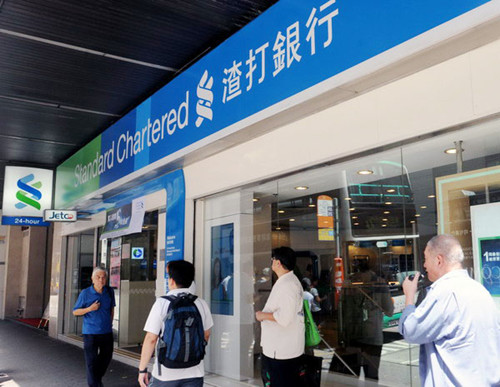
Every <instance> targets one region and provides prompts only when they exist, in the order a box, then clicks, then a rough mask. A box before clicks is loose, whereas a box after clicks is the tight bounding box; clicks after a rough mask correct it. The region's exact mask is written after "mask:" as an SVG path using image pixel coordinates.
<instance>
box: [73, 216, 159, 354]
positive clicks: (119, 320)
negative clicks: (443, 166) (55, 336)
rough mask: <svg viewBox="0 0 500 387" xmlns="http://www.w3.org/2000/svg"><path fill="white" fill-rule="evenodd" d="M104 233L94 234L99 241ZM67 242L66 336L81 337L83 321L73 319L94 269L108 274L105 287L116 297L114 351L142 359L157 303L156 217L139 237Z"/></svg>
mask: <svg viewBox="0 0 500 387" xmlns="http://www.w3.org/2000/svg"><path fill="white" fill-rule="evenodd" d="M100 232H102V229H99V230H98V235H100ZM67 241H68V266H67V267H68V269H67V271H68V273H67V278H68V279H67V284H68V286H67V289H68V290H69V291H68V293H67V294H68V296H67V301H66V308H65V321H66V322H67V324H65V327H66V328H65V330H64V333H65V334H72V335H77V336H79V335H81V328H82V320H83V319H82V318H77V317H74V316H73V315H72V313H71V311H72V309H73V305H74V303H75V302H76V299H77V297H78V295H79V294H80V292H81V290H82V289H84V288H85V287H88V286H90V285H91V284H92V281H91V278H90V277H91V274H92V270H93V268H94V267H95V263H94V261H93V259H94V248H95V247H96V246H97V254H96V260H97V264H100V265H103V266H104V267H106V269H107V271H108V275H109V277H108V285H109V286H111V287H112V288H113V289H114V291H115V299H116V307H115V314H114V321H113V334H114V337H115V346H116V347H118V348H121V349H124V350H127V351H129V352H131V353H135V354H140V351H141V344H142V341H143V339H144V331H143V328H144V324H145V322H146V318H147V316H148V313H149V310H150V309H151V306H152V305H153V303H154V301H155V299H156V297H155V292H156V267H157V259H158V251H157V241H158V211H152V212H147V213H146V214H145V216H144V224H143V228H142V232H141V233H137V234H130V235H125V236H122V237H119V238H112V239H107V240H106V239H104V240H99V238H97V241H98V242H96V239H95V238H94V230H91V231H88V232H85V233H81V234H77V235H71V236H69V237H68V238H67Z"/></svg>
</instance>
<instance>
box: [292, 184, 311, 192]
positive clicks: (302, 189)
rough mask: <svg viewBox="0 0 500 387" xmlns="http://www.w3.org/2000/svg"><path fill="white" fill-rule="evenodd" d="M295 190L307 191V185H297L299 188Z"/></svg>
mask: <svg viewBox="0 0 500 387" xmlns="http://www.w3.org/2000/svg"><path fill="white" fill-rule="evenodd" d="M295 189H296V190H297V191H305V190H306V189H309V187H308V186H307V185H299V186H297V187H295Z"/></svg>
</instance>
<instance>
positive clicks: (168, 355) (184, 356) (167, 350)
mask: <svg viewBox="0 0 500 387" xmlns="http://www.w3.org/2000/svg"><path fill="white" fill-rule="evenodd" d="M162 298H165V299H166V300H169V301H170V305H169V307H168V312H167V317H166V318H165V321H164V323H163V334H161V335H160V337H159V339H158V347H157V356H158V362H159V363H160V364H162V365H163V366H165V367H167V368H189V367H193V366H195V365H197V364H200V362H201V361H202V360H203V357H204V356H205V346H206V345H207V342H206V341H205V331H204V330H203V321H202V319H201V315H200V312H199V311H198V308H197V307H196V305H195V304H194V301H195V300H196V298H197V297H196V296H195V295H192V294H189V293H180V294H178V295H176V296H164V297H162ZM158 372H160V374H161V367H158Z"/></svg>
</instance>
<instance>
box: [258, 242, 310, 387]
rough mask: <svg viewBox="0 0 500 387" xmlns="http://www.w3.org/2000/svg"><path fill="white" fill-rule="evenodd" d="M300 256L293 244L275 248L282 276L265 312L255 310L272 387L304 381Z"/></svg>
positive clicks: (276, 265)
mask: <svg viewBox="0 0 500 387" xmlns="http://www.w3.org/2000/svg"><path fill="white" fill-rule="evenodd" d="M295 262H296V255H295V252H294V251H293V250H292V249H291V248H289V247H279V248H277V249H274V250H273V255H272V263H271V265H272V266H271V268H272V270H273V271H274V272H275V273H276V275H277V276H278V280H277V281H276V283H275V284H274V286H273V288H272V290H271V294H270V295H269V298H268V300H267V302H266V305H265V306H264V309H263V310H262V311H259V312H256V313H255V318H256V319H257V320H258V321H261V322H262V324H261V327H262V337H261V346H262V380H263V382H264V385H269V384H268V383H270V385H271V386H272V387H294V386H298V385H299V384H300V381H299V369H300V362H301V360H300V359H301V357H302V354H303V353H304V344H305V343H304V335H305V332H304V314H303V309H302V308H303V299H302V285H301V284H300V281H299V279H298V278H297V277H296V276H295V274H293V269H294V267H295Z"/></svg>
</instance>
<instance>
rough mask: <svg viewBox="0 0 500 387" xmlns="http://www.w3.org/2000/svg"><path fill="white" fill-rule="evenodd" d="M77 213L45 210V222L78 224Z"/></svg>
mask: <svg viewBox="0 0 500 387" xmlns="http://www.w3.org/2000/svg"><path fill="white" fill-rule="evenodd" d="M76 215H77V213H76V211H67V210H45V211H44V213H43V220H44V221H46V222H76Z"/></svg>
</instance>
